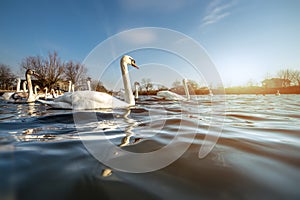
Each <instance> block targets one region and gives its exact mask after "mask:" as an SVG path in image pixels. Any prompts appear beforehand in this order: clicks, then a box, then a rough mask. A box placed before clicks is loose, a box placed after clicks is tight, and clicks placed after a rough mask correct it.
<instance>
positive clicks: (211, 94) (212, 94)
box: [208, 89, 214, 97]
mask: <svg viewBox="0 0 300 200" xmlns="http://www.w3.org/2000/svg"><path fill="white" fill-rule="evenodd" d="M208 95H209V96H211V97H212V96H214V93H213V92H212V90H211V89H209V92H208Z"/></svg>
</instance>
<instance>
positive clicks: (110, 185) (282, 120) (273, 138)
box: [0, 95, 300, 200]
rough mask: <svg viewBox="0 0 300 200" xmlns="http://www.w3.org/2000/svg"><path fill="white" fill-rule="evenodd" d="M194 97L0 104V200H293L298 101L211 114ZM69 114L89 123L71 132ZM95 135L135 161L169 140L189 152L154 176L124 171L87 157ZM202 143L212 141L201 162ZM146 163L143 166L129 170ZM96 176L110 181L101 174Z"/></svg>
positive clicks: (238, 101) (284, 98)
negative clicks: (77, 107)
mask: <svg viewBox="0 0 300 200" xmlns="http://www.w3.org/2000/svg"><path fill="white" fill-rule="evenodd" d="M194 98H196V100H194V101H191V102H166V101H158V100H153V98H152V97H142V99H141V100H140V101H138V102H137V106H136V108H133V109H131V110H113V111H112V110H98V111H93V112H79V111H77V112H72V111H71V110H53V109H50V108H49V107H47V106H45V105H42V104H38V103H35V104H12V103H6V102H3V101H0V180H1V181H0V199H30V200H32V199H121V198H122V199H128V198H133V199H299V198H300V190H299V182H300V154H299V152H300V136H299V133H300V131H299V130H300V113H299V105H300V98H299V96H298V95H281V96H275V95H267V96H255V95H230V96H226V112H221V111H222V109H220V110H217V111H216V112H214V108H213V107H218V106H219V107H222V105H223V104H222V103H223V102H222V98H220V96H217V95H216V96H214V97H212V98H213V99H214V101H215V103H214V104H212V103H211V100H210V98H209V97H206V96H198V97H194ZM76 115H77V116H87V117H88V116H89V115H92V116H95V117H96V118H95V119H97V120H96V121H95V120H94V121H93V120H90V121H87V122H84V121H81V122H82V123H81V124H80V125H78V121H76V120H75V122H76V123H75V122H74V116H76ZM75 119H76V117H75ZM83 119H85V118H83ZM222 124H223V131H222V133H221V134H220V135H219V132H218V131H219V128H220V127H221V126H222ZM214 126H215V128H213V129H211V131H209V132H208V130H210V129H209V128H210V127H214ZM218 126H220V127H218ZM101 134H105V135H106V136H107V138H109V139H110V142H111V144H113V145H114V146H115V147H118V146H119V147H120V148H121V149H123V150H126V152H135V153H137V154H142V153H147V152H153V151H157V150H159V149H162V148H163V147H164V146H166V145H168V144H170V143H172V142H174V140H173V139H174V137H175V135H176V134H177V135H178V134H179V136H178V137H177V140H176V142H177V143H178V144H189V145H190V146H189V147H188V149H187V150H186V151H185V152H184V153H183V155H182V156H180V158H179V159H177V160H176V161H175V162H172V163H171V164H169V165H167V166H166V167H164V168H162V169H159V170H155V171H152V172H148V173H127V172H124V171H118V170H115V169H112V168H110V167H109V166H106V165H104V164H103V163H101V162H99V161H98V160H97V159H96V158H95V157H94V155H93V154H92V153H91V152H90V151H89V147H87V146H86V144H87V143H86V141H90V142H94V143H95V142H96V143H97V144H98V145H102V144H103V145H104V144H105V143H107V140H106V139H103V137H101ZM207 136H212V137H214V138H217V137H218V136H219V138H218V140H217V143H216V145H215V146H214V148H213V149H212V151H211V152H210V153H209V154H208V155H207V156H206V157H204V158H202V159H200V158H199V150H200V147H201V146H202V145H204V143H205V140H206V138H207ZM179 147H180V146H179ZM100 150H101V151H102V150H103V149H102V148H101V146H100V148H99V151H100ZM96 151H97V149H96ZM174 151H176V149H175V150H174V149H173V152H169V154H170V155H171V154H172V153H174V154H176V152H174ZM178 151H179V149H178ZM97 153H99V154H101V155H104V154H109V153H115V152H103V153H102V152H97ZM163 156H165V157H164V158H165V159H167V157H168V154H167V155H165V154H163ZM160 159H161V158H160ZM125 162H127V163H128V160H126V161H124V166H125ZM162 162H163V160H162ZM129 164H130V163H129ZM148 164H152V163H149V162H148ZM148 164H147V160H145V161H144V162H141V163H139V164H138V165H136V167H137V168H139V167H140V166H142V167H146V165H148ZM158 164H160V163H158ZM104 169H111V170H112V174H111V175H110V176H103V175H102V173H103V170H104Z"/></svg>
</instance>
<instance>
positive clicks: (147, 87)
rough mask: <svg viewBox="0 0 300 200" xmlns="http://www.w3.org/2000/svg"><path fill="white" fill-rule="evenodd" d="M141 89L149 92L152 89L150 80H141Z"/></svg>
mask: <svg viewBox="0 0 300 200" xmlns="http://www.w3.org/2000/svg"><path fill="white" fill-rule="evenodd" d="M141 88H144V89H145V90H146V91H147V92H149V91H150V90H151V89H152V88H153V84H152V83H151V79H150V78H143V79H142V81H141Z"/></svg>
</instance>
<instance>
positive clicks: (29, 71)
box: [26, 69, 36, 75]
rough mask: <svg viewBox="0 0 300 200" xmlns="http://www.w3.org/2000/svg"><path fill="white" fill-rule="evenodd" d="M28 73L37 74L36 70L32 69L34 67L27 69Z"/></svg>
mask: <svg viewBox="0 0 300 200" xmlns="http://www.w3.org/2000/svg"><path fill="white" fill-rule="evenodd" d="M26 74H28V75H34V74H36V73H35V71H34V70H32V69H27V70H26Z"/></svg>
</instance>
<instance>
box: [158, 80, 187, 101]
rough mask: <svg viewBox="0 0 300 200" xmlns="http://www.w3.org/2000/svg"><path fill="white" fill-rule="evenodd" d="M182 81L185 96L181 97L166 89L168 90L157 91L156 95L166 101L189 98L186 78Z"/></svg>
mask: <svg viewBox="0 0 300 200" xmlns="http://www.w3.org/2000/svg"><path fill="white" fill-rule="evenodd" d="M182 83H183V87H184V90H185V94H186V97H183V96H181V95H179V94H176V93H174V92H171V91H168V90H166V91H159V92H158V93H157V94H156V95H157V96H158V97H159V98H162V99H164V100H167V101H184V100H190V98H191V97H190V92H189V89H188V86H187V79H183V81H182Z"/></svg>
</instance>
